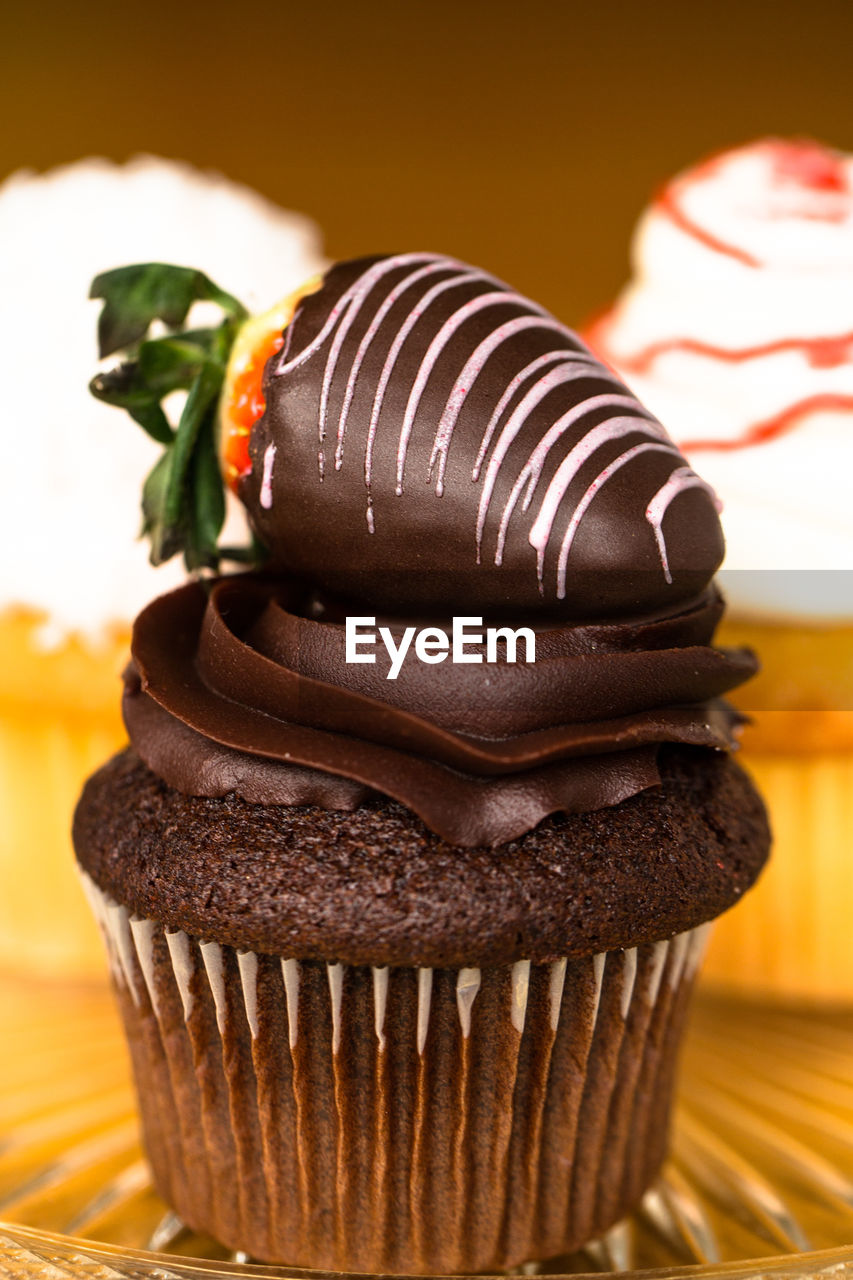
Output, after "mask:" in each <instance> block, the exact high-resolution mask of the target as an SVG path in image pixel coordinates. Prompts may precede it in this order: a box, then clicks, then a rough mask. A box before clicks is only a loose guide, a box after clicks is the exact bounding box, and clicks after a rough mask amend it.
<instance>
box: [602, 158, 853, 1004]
mask: <svg viewBox="0 0 853 1280" xmlns="http://www.w3.org/2000/svg"><path fill="white" fill-rule="evenodd" d="M633 271H634V277H633V280H632V281H631V283H630V284H629V285H628V286H627V287H626V289H625V290H624V292H623V293H622V294H621V295H620V297H619V298H618V299H617V301H616V303H615V305H614V306H613V308H612V309H611V310H610V311H609V312H607V313H606V314H605V315H604V316H603V317H602V318H601V319H599V320H598V321H597V322H596V323H595V324H594V325H593V326H592V328H591V330H590V332H589V334H588V335H587V336H588V338H589V340H590V341H591V343H592V345H593V346H594V347H595V348H596V350H597V352H598V354H599V355H601V356H602V357H603V358H605V359H606V360H607V361H608V362H609V363H610V364H611V365H612V366H613V367H614V368H615V369H616V370H617V372H618V373H619V374H620V376H622V377H623V378H624V379H626V380H627V381H628V382H629V384H630V385H631V387H632V388H633V390H634V391H635V392H636V394H637V395H638V396H639V397H640V398H641V399H642V400H643V401H644V402H645V403H646V404H648V405H649V407H650V408H651V409H652V411H653V412H654V413H655V414H657V415H658V416H659V417H660V418H661V420H662V421H664V422H666V424H667V427H668V429H669V431H670V433H671V434H672V435H673V437H674V439H675V440H676V442H677V443H678V444H679V446H680V447H681V449H682V450H683V451H684V452H685V453H686V454H687V456H688V458H689V459H690V460H691V461H692V462H694V463H695V464H696V465H697V466H698V467H700V468H701V472H702V474H703V476H705V477H706V479H707V480H708V481H710V483H711V484H712V485H713V486H714V488H715V489H716V491H717V493H718V494H719V496H720V498H721V499H722V502H723V526H724V530H725V535H726V545H727V553H726V560H725V564H724V571H723V573H722V575H721V580H722V582H723V585H724V589H725V592H726V595H727V598H728V601H729V606H730V619H729V622H728V624H727V626H726V627H724V628H723V634H722V636H721V639H722V642H723V643H731V644H742V643H747V644H751V645H753V646H754V647H755V648H756V649H757V650H758V651H759V652H760V654H761V658H762V667H763V670H762V674H761V676H760V677H759V678H758V679H757V680H756V681H754V682H753V685H751V686H750V689H749V691H748V693H747V694H745V695H744V700H743V701H742V705H743V706H744V707H745V708H746V709H747V710H749V711H750V713H751V714H753V716H754V724H753V725H752V726H751V728H750V729H748V730H747V732H746V733H745V735H744V746H745V751H744V763H745V764H746V765H747V766H748V768H749V769H750V770H751V771H752V773H753V774H754V775H755V776H756V778H757V780H758V782H759V784H760V786H761V789H762V791H763V793H764V796H765V798H766V799H767V801H768V803H769V807H770V810H771V817H772V821H773V826H774V835H775V846H774V848H775V857H774V865H773V869H772V871H771V874H770V875H768V876H767V877H765V879H764V881H763V882H762V885H761V886H760V888H759V889H758V890H757V891H756V893H755V894H753V895H751V896H750V899H749V901H748V903H747V905H746V906H745V907H744V909H743V911H738V912H735V913H733V914H732V915H730V916H727V917H724V918H723V920H722V921H721V922H720V924H719V927H718V929H717V932H716V935H715V940H714V944H713V945H712V949H711V955H710V958H709V963H708V969H707V972H708V973H709V974H710V975H711V976H712V977H713V978H715V979H716V980H718V981H719V982H722V983H725V984H727V985H730V986H733V987H739V988H744V987H746V988H751V989H756V990H762V991H764V992H766V993H779V994H784V995H786V996H793V997H803V998H818V999H820V998H826V999H836V998H840V999H844V998H847V999H850V998H853V933H851V930H850V925H849V921H850V918H851V916H853V861H851V857H850V853H851V850H853V504H851V500H850V474H851V470H853V157H850V156H844V155H841V154H839V153H837V152H835V151H832V150H830V149H829V148H827V147H824V146H821V145H820V144H818V143H815V142H811V141H805V140H793V141H785V140H779V139H772V138H771V139H765V140H762V141H759V142H755V143H753V144H751V145H749V146H744V147H741V148H738V149H736V150H733V151H728V152H725V153H722V154H720V155H716V156H713V157H711V158H710V159H709V160H707V161H705V162H704V163H702V164H700V165H698V166H697V167H696V168H694V169H691V170H688V171H687V172H686V173H683V174H680V175H679V176H677V177H676V178H675V179H674V180H673V181H672V182H670V183H669V184H668V185H667V186H666V187H664V188H663V190H662V191H661V192H660V193H659V195H658V197H657V198H656V200H655V201H654V202H653V203H652V205H651V206H650V208H649V209H648V210H647V211H646V213H645V214H644V215H643V218H642V219H641V221H640V224H639V226H638V228H637V232H636V235H635V239H634V246H633Z"/></svg>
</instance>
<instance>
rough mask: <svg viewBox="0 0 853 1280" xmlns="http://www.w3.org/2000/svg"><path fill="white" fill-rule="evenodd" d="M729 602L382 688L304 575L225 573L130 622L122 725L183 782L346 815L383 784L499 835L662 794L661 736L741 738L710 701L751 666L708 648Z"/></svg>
mask: <svg viewBox="0 0 853 1280" xmlns="http://www.w3.org/2000/svg"><path fill="white" fill-rule="evenodd" d="M721 611H722V601H721V599H720V597H719V595H718V594H717V592H716V591H715V590H714V589H713V588H712V589H710V590H708V591H706V592H705V593H704V594H703V595H702V596H701V597H700V598H699V599H698V600H697V601H694V602H693V603H692V604H690V605H688V606H686V607H685V608H683V609H682V610H680V611H679V612H677V613H675V614H670V615H662V616H657V617H655V616H652V617H649V618H646V619H645V620H640V621H633V622H624V623H595V622H593V623H589V624H580V625H578V624H575V625H565V624H563V625H560V624H552V625H548V626H542V625H541V619H540V625H538V626H537V627H536V628H535V630H536V638H537V659H536V662H535V663H531V664H526V663H522V662H519V663H516V664H513V663H509V662H507V661H500V660H499V661H498V662H497V663H485V662H484V663H483V664H481V665H468V664H466V665H464V666H454V665H452V664H451V663H449V662H445V663H444V664H443V666H442V668H441V678H440V679H437V678H436V673H435V671H434V670H433V668H432V667H428V666H425V665H424V664H422V663H420V662H419V661H417V660H412V661H407V662H404V663H403V666H402V669H401V671H400V675H399V677H398V679H397V680H388V679H386V676H387V671H388V667H389V663H390V660H389V659H388V658H387V656H386V655H385V654H384V653H383V651H382V648H381V647H379V648H378V649H377V652H376V663H375V664H374V665H369V666H368V665H353V664H348V663H347V662H346V661H345V629H344V626H343V624H342V622H340V621H336V620H335V618H336V617H337V616H338V614H339V612H340V606H337V605H335V603H334V602H332V601H328V600H326V601H320V600H319V598H318V597H317V596H316V594H314V593H313V592H312V590H311V589H310V588H309V587H307V586H306V585H305V584H304V583H303V582H301V581H299V580H297V579H294V578H284V577H282V576H280V575H279V576H268V577H264V576H259V575H238V576H234V577H230V578H221V579H218V580H215V581H214V582H213V583H212V584H207V585H203V584H190V585H188V586H186V587H183V588H181V589H179V590H178V591H175V592H172V593H171V594H169V595H166V596H162V597H160V598H159V599H158V600H155V601H154V602H153V604H151V605H149V606H148V608H147V609H145V610H144V611H143V613H142V614H141V615H140V616H139V618H138V619H137V622H136V625H135V628H134V636H133V646H132V652H133V663H132V665H131V667H130V668H129V670H128V673H127V677H126V688H125V698H124V714H125V720H126V723H127V727H128V731H129V733H130V736H131V740H132V742H133V744H134V746H135V748H136V750H137V751H138V753H139V754H140V755H141V757H142V758H143V759H144V760H145V762H146V763H147V764H148V765H149V767H151V768H152V769H154V771H155V772H157V773H158V774H159V775H160V776H161V777H162V778H163V779H164V780H165V781H166V782H167V783H169V784H170V785H172V786H174V787H176V788H177V789H179V790H180V791H183V792H185V793H188V794H191V795H205V796H221V795H225V794H227V793H228V792H236V793H237V794H238V795H241V796H242V797H243V798H244V799H246V800H249V801H253V802H257V803H263V804H318V805H322V806H323V807H325V808H331V809H352V808H355V807H356V806H357V805H358V804H360V803H361V801H362V800H363V799H364V798H365V797H366V796H367V795H369V794H370V793H371V792H374V791H378V792H381V793H383V794H385V795H388V796H391V797H393V798H394V799H397V800H399V801H401V802H402V803H403V804H405V805H406V806H407V807H408V808H410V809H411V810H413V811H414V812H415V813H417V814H418V815H419V816H420V817H421V818H422V819H423V821H424V822H425V823H426V824H427V826H429V827H430V828H431V829H432V830H433V831H435V832H436V833H437V834H438V835H440V836H441V837H443V838H444V839H446V840H449V841H452V842H453V843H455V844H458V845H462V846H474V845H485V844H496V843H501V842H504V841H507V840H510V839H512V838H514V837H516V836H519V835H521V834H523V833H524V832H525V831H528V830H530V829H531V828H532V827H534V826H535V825H536V824H537V823H538V822H539V821H541V819H542V818H543V817H545V816H546V815H547V814H549V813H553V812H557V811H565V812H578V811H583V810H590V809H596V808H601V807H604V806H608V805H613V804H618V803H619V802H620V801H621V800H623V799H625V798H627V797H628V796H630V795H634V794H636V793H637V792H639V791H641V790H643V789H644V788H646V787H649V786H653V785H655V784H656V783H657V782H658V781H659V776H658V772H657V765H656V755H657V749H658V746H659V745H660V744H661V743H664V742H679V743H687V744H695V745H697V746H710V747H717V748H730V747H732V746H733V745H734V730H735V728H736V725H737V723H738V717H737V715H736V713H735V712H733V711H732V709H731V708H729V707H728V706H727V704H725V703H724V702H722V701H720V699H721V695H723V694H724V693H725V692H727V691H728V690H729V689H731V688H733V687H734V686H735V685H737V684H740V683H741V682H742V681H743V680H745V679H747V678H748V677H749V676H750V675H751V674H753V672H754V670H755V667H756V664H755V661H754V659H753V657H752V655H751V654H749V653H748V652H746V651H725V650H718V649H715V648H713V647H711V644H710V641H711V639H712V636H713V632H714V629H715V627H716V624H717V621H718V619H719V617H720V614H721ZM411 621H412V620H411V619H410V618H407V619H406V620H405V623H403V622H402V621H401V620H400V619H397V620H393V619H389V620H388V625H389V626H390V627H391V630H392V633H393V632H396V631H398V630H400V629H402V627H403V626H404V625H405V624H406V623H408V624H411ZM431 625H432V624H431ZM447 629H449V628H447ZM468 647H469V649H471V650H475V649H476V646H468Z"/></svg>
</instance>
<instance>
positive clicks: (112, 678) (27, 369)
mask: <svg viewBox="0 0 853 1280" xmlns="http://www.w3.org/2000/svg"><path fill="white" fill-rule="evenodd" d="M142 259H147V260H149V261H166V262H170V261H178V262H185V261H190V262H192V261H194V260H203V261H204V262H205V264H209V266H210V269H211V271H213V272H214V273H215V276H216V279H218V280H220V281H221V282H222V284H223V286H224V287H225V288H226V289H229V290H232V291H233V292H234V293H235V294H236V295H237V296H238V297H240V298H242V299H244V300H245V301H246V302H247V303H248V304H249V306H250V307H252V309H253V310H263V309H264V308H266V307H269V306H270V305H271V304H272V303H273V302H275V300H276V299H275V298H274V297H272V296H269V294H268V293H267V292H266V287H267V285H266V282H267V281H268V280H269V279H270V276H271V273H270V271H269V263H270V261H271V260H274V261H275V262H276V271H275V273H274V278H275V281H276V284H277V285H278V286H281V285H282V283H283V286H284V288H285V289H287V288H288V287H290V286H292V285H295V284H297V283H298V282H300V281H301V280H303V279H304V278H305V276H306V275H309V274H311V273H312V272H314V271H317V270H318V269H320V267H321V266H322V256H321V251H320V239H319V233H318V230H317V228H316V227H315V226H314V224H313V223H312V222H310V221H309V220H308V219H307V218H304V217H302V216H300V215H297V214H293V213H289V212H286V211H284V210H281V209H278V208H277V207H275V206H274V205H272V204H270V203H269V202H268V201H267V200H265V199H263V198H262V197H261V196H259V195H258V194H257V193H255V192H253V191H250V190H249V189H248V188H246V187H242V186H238V185H236V184H234V183H231V182H229V181H227V180H226V179H224V178H223V177H221V176H219V175H217V174H211V173H201V172H199V171H197V170H195V169H192V168H190V167H189V166H187V165H184V164H179V163H176V162H174V161H166V160H161V159H157V158H154V157H150V156H140V157H138V158H136V159H134V160H132V161H130V162H129V163H128V164H125V165H115V164H112V163H110V162H109V161H106V160H100V159H89V160H83V161H81V162H79V163H76V164H71V165H67V166H65V167H62V168H59V169H55V170H53V171H51V172H49V173H46V174H42V175H34V174H31V173H24V172H21V173H17V174H14V175H12V176H11V177H10V178H8V179H7V180H6V182H5V183H3V184H2V185H0V297H2V306H0V375H2V382H3V386H4V389H5V407H4V417H3V426H2V431H3V447H4V460H5V462H4V466H3V468H2V469H0V543H2V546H3V548H4V551H3V555H2V557H0V804H2V814H3V818H2V824H0V883H2V885H3V894H2V895H0V969H4V968H16V967H19V966H21V965H26V967H27V968H28V969H29V971H31V972H32V971H34V970H35V971H36V972H38V971H44V972H45V973H56V972H58V971H62V972H65V973H68V972H77V973H81V972H82V973H88V972H89V971H90V970H91V972H93V973H96V972H98V971H99V969H100V963H99V950H100V944H99V940H98V938H97V936H96V934H95V931H94V929H93V928H92V926H91V923H90V920H89V916H88V912H87V910H86V907H85V903H83V901H82V899H81V895H80V892H79V887H78V885H77V884H76V883H75V880H74V875H73V871H72V860H71V857H70V841H69V837H68V825H69V815H70V813H71V809H72V806H73V803H74V799H75V797H76V795H77V793H78V791H79V788H80V783H81V781H82V779H83V778H84V777H85V776H86V775H87V774H88V773H89V772H90V771H91V769H92V767H93V765H94V764H95V762H96V761H97V760H99V759H101V758H102V757H103V755H104V752H105V751H107V750H110V749H113V748H114V747H116V746H118V745H119V744H120V743H121V741H122V740H123V737H124V731H123V729H122V726H121V722H120V719H119V716H118V713H117V710H116V689H117V688H118V683H117V677H118V674H119V672H120V670H121V667H122V666H123V664H124V661H125V654H126V647H127V637H128V633H129V622H130V619H131V618H132V617H133V616H134V614H135V613H136V612H137V611H138V609H139V608H140V606H141V605H142V603H143V602H144V601H145V600H147V599H149V598H150V596H151V595H152V594H154V592H155V591H156V590H162V589H163V585H164V582H166V581H170V582H172V583H173V584H174V583H176V582H178V581H180V579H181V577H182V570H181V569H180V568H179V565H178V562H177V561H176V562H174V564H173V565H172V566H170V567H169V568H166V569H161V570H160V571H159V573H158V575H157V577H156V579H155V578H154V576H153V570H152V569H151V567H150V566H149V564H148V559H147V549H146V547H145V546H143V544H142V543H140V542H138V541H137V535H138V533H139V515H138V494H139V487H140V483H141V480H142V478H143V477H144V475H145V474H146V472H147V471H148V470H149V469H150V467H151V465H152V463H153V462H154V460H155V459H156V457H157V453H158V449H157V446H156V444H155V443H154V442H153V441H152V440H150V439H148V438H147V437H146V436H145V435H144V434H143V433H142V432H128V431H123V430H120V429H116V425H115V414H114V413H112V412H111V411H110V409H109V408H108V406H106V405H103V404H99V403H98V402H97V401H95V400H93V399H92V397H91V396H90V395H89V394H88V392H87V390H86V385H87V381H88V379H89V377H91V375H92V374H93V373H94V371H95V369H96V367H97V348H96V340H95V328H96V323H95V322H96V317H97V312H98V303H97V302H95V301H88V292H89V285H90V282H91V279H92V277H93V275H95V274H96V272H97V270H98V269H99V268H100V267H101V266H102V265H103V263H104V262H110V263H115V264H121V263H122V262H138V261H140V260H142ZM155 581H156V587H155V585H154V583H155ZM36 886H37V888H38V902H39V907H38V911H37V912H36V910H35V909H34V906H33V903H34V901H35V888H36Z"/></svg>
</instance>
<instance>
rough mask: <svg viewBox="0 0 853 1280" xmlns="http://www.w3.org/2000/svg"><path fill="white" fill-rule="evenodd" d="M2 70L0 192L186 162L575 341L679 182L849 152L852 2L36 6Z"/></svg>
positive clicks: (4, 43) (11, 17)
mask: <svg viewBox="0 0 853 1280" xmlns="http://www.w3.org/2000/svg"><path fill="white" fill-rule="evenodd" d="M0 49H2V60H3V63H4V69H3V74H2V77H0V118H2V121H3V128H2V138H0V175H5V174H6V173H7V172H9V171H11V170H13V169H15V168H17V167H19V166H29V167H32V168H36V169H42V168H46V167H49V166H51V165H53V164H56V163H59V162H62V161H68V160H73V159H77V158H79V157H80V156H82V155H86V154H93V153H100V154H103V155H107V156H110V157H112V158H114V159H123V158H126V157H128V156H130V155H133V154H134V153H135V152H138V151H141V150H144V151H152V152H156V153H160V154H162V155H166V156H174V157H178V158H182V159H186V160H189V161H192V162H194V163H195V164H197V165H200V166H207V167H215V168H217V169H220V170H222V171H223V172H224V173H226V174H228V175H229V176H230V177H232V178H236V179H241V180H244V181H246V182H248V183H250V184H252V185H254V186H255V187H257V188H259V189H260V190H261V191H263V192H264V193H265V194H267V195H268V196H270V197H272V198H274V199H275V200H277V201H279V202H280V203H282V204H284V205H286V206H289V207H292V208H298V209H303V210H305V211H306V212H308V213H310V214H312V215H313V216H314V217H315V218H317V219H318V221H319V222H320V223H321V224H322V225H323V227H324V228H325V231H326V236H327V247H328V251H329V254H330V255H331V256H332V257H345V256H351V255H355V254H359V253H363V252H370V251H374V250H386V249H396V248H430V249H438V250H442V251H445V252H450V253H454V254H456V255H458V256H461V257H462V258H465V259H469V260H472V261H474V262H477V263H479V264H481V265H485V266H487V267H489V269H491V270H493V271H495V272H497V273H498V274H500V275H502V276H503V277H504V278H505V279H508V280H510V281H511V282H512V283H513V284H515V285H516V286H517V287H519V288H521V289H522V290H524V291H526V292H528V293H531V294H533V296H535V297H537V298H539V299H541V300H542V301H543V302H545V303H546V304H547V305H549V306H550V307H551V308H552V309H554V310H555V311H557V313H558V314H559V315H560V316H561V317H562V318H564V319H566V320H569V321H570V322H571V321H574V322H577V321H579V320H581V319H583V318H584V317H585V316H586V315H588V314H589V312H590V311H592V310H594V309H596V308H597V307H599V306H600V305H602V304H603V303H605V302H606V301H607V299H608V298H609V297H610V295H611V294H612V293H613V291H614V290H615V289H616V288H617V287H618V285H619V284H620V283H621V281H622V280H623V279H624V276H625V273H626V270H627V240H628V235H629V232H630V229H631V227H632V225H633V223H634V221H635V218H636V216H637V214H638V212H639V211H640V209H641V208H642V206H643V204H644V203H645V201H646V200H647V198H648V196H649V194H650V192H651V191H652V190H653V189H654V188H655V186H656V185H657V184H658V183H659V182H660V181H661V179H663V178H664V177H666V176H667V175H669V174H671V173H672V172H673V171H675V170H677V169H678V168H679V167H682V166H684V165H685V164H688V163H690V162H692V161H694V160H695V159H697V158H699V157H700V156H702V155H703V153H705V152H707V151H708V150H711V149H715V148H719V147H724V146H728V145H730V144H732V143H736V142H739V141H745V140H747V139H750V138H752V137H755V136H757V135H761V134H764V133H769V132H774V133H782V134H810V135H813V136H818V137H821V138H823V139H825V140H827V141H829V142H831V143H834V144H835V145H837V146H839V147H842V148H845V149H850V150H853V110H851V70H850V66H851V49H853V3H851V2H850V0H813V2H812V3H809V4H805V3H803V0H777V2H776V3H769V2H768V3H757V2H756V0H745V2H744V3H740V4H733V3H726V2H720V3H716V4H713V5H710V4H702V3H689V2H684V0H682V2H681V3H677V4H676V3H659V4H654V3H651V4H641V3H636V4H625V3H622V4H615V5H614V4H605V3H602V4H598V5H583V4H574V3H556V2H555V0H524V2H523V3H522V2H521V0H515V2H514V3H506V2H505V0H493V3H490V4H485V3H468V4H466V3H464V2H460V3H456V4H454V3H448V0H431V2H430V3H417V2H414V3H408V4H405V3H391V2H390V0H384V2H380V3H376V2H370V0H365V2H364V3H361V4H357V3H353V4H350V5H344V4H325V5H324V4H315V5H311V4H310V3H308V4H306V3H302V4H292V3H289V2H287V0H282V2H281V3H278V4H271V3H269V2H268V0H249V3H248V4H240V3H238V2H237V0H227V2H225V0H208V2H207V3H206V4H204V5H202V4H200V3H199V4H196V5H193V6H192V7H191V6H189V5H186V4H179V3H168V0H143V2H142V3H137V4H135V5H133V6H126V7H124V8H117V7H116V6H115V4H105V3H88V4H87V3H85V2H84V3H83V4H81V5H77V6H75V5H72V4H68V3H66V2H63V3H61V4H60V3H57V2H56V0H45V3H41V4H33V3H30V4H26V3H20V2H19V3H18V4H17V5H15V6H14V7H13V6H6V16H5V17H4V18H2V19H0ZM199 265H201V266H203V265H204V264H199Z"/></svg>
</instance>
